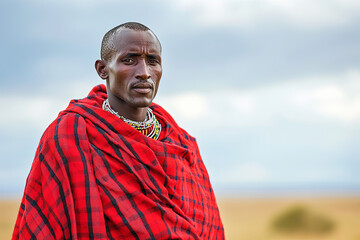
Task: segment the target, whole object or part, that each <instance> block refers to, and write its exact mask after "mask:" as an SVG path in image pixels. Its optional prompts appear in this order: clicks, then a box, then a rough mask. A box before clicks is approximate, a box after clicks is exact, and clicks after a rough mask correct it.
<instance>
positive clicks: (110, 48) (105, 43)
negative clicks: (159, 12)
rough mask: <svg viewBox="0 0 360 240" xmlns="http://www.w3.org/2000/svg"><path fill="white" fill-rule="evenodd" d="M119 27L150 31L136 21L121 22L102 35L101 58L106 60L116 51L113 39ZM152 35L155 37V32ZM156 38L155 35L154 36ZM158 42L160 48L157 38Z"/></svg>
mask: <svg viewBox="0 0 360 240" xmlns="http://www.w3.org/2000/svg"><path fill="white" fill-rule="evenodd" d="M121 28H127V29H131V30H135V31H150V32H152V31H151V30H150V28H148V27H147V26H145V25H143V24H141V23H137V22H127V23H123V24H120V25H119V26H116V27H114V28H112V29H111V30H109V31H108V32H107V33H106V34H105V35H104V37H103V40H102V43H101V59H102V60H104V61H108V60H110V59H111V58H112V56H113V54H114V53H116V50H117V49H116V46H115V45H114V40H115V37H116V34H117V33H118V31H119V30H120V29H121ZM152 33H153V32H152ZM153 34H154V33H153ZM154 36H155V37H156V35H155V34H154ZM156 39H157V40H158V38H157V37H156ZM158 42H159V45H160V50H161V44H160V41H159V40H158Z"/></svg>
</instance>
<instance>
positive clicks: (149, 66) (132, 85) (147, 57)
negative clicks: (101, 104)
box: [95, 22, 162, 109]
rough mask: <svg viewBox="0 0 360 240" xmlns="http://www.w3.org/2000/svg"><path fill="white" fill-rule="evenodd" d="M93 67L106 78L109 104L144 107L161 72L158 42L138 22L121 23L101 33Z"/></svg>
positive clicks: (117, 106)
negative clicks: (101, 37) (97, 56)
mask: <svg viewBox="0 0 360 240" xmlns="http://www.w3.org/2000/svg"><path fill="white" fill-rule="evenodd" d="M95 68H96V71H97V72H98V74H99V76H100V77H101V78H102V79H104V80H106V85H107V94H108V98H109V101H110V104H112V107H115V108H117V109H129V108H145V107H148V106H149V105H150V104H151V102H152V100H153V99H154V97H155V95H156V93H157V89H158V86H159V82H160V78H161V75H162V67H161V45H160V42H159V40H158V39H157V37H156V36H155V34H154V33H153V32H152V31H151V30H150V29H149V28H147V27H146V26H144V25H142V24H140V23H133V22H131V23H124V24H121V25H119V26H117V27H115V28H113V29H111V30H110V31H109V32H107V33H106V34H105V36H104V38H103V41H102V47H101V60H97V61H96V62H95ZM113 105H115V106H113Z"/></svg>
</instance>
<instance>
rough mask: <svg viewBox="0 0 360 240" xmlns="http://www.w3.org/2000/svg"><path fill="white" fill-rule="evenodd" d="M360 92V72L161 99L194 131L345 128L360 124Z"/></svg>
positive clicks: (160, 99)
mask: <svg viewBox="0 0 360 240" xmlns="http://www.w3.org/2000/svg"><path fill="white" fill-rule="evenodd" d="M359 92H360V71H358V70H356V71H349V72H345V73H342V74H339V75H336V76H335V75H331V76H314V77H308V78H301V79H294V80H289V81H288V82H285V83H279V84H273V85H269V86H265V87H258V88H253V89H248V90H240V89H221V90H216V91H210V92H197V93H194V92H192V93H182V94H178V95H172V96H163V97H162V98H159V99H157V101H158V102H159V103H160V104H161V105H163V106H164V107H165V109H167V110H168V111H169V112H170V113H171V114H173V115H174V118H175V119H176V120H177V121H178V122H180V123H181V124H183V125H185V126H186V127H192V128H198V127H201V128H203V129H206V128H211V127H225V128H232V129H236V128H237V127H246V126H264V125H265V126H269V125H272V124H274V123H285V122H288V123H307V124H313V125H319V124H321V125H326V124H330V125H331V124H332V125H339V124H340V125H343V126H344V125H348V124H350V125H352V124H355V125H356V124H358V123H359V121H358V120H359V119H360V95H359ZM194 126H196V127H194Z"/></svg>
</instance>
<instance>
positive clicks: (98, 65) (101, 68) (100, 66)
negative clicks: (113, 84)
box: [95, 60, 109, 80]
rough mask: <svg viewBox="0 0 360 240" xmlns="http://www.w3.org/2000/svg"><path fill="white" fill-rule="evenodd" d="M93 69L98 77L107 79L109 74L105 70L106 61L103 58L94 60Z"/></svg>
mask: <svg viewBox="0 0 360 240" xmlns="http://www.w3.org/2000/svg"><path fill="white" fill-rule="evenodd" d="M95 69H96V72H97V73H98V75H99V77H101V78H102V79H103V80H106V79H108V77H109V74H108V71H107V67H106V63H105V62H104V61H103V60H96V62H95Z"/></svg>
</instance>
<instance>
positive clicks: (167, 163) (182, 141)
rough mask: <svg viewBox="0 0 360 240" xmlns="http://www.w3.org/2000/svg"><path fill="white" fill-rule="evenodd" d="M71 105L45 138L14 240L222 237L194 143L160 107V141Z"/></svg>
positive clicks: (93, 95)
mask: <svg viewBox="0 0 360 240" xmlns="http://www.w3.org/2000/svg"><path fill="white" fill-rule="evenodd" d="M105 98H106V88H105V86H104V85H98V86H96V87H94V88H93V90H92V91H91V92H90V93H89V95H88V97H86V98H84V99H81V100H72V101H71V102H70V104H69V106H68V107H67V109H66V110H64V111H62V112H60V114H59V116H58V118H57V119H56V120H55V121H54V122H53V123H51V125H50V126H49V127H48V128H47V130H46V131H45V133H44V134H43V136H42V138H41V140H40V144H39V147H38V149H37V151H36V155H35V159H34V162H33V165H32V168H31V171H30V173H29V176H28V178H27V181H26V186H25V191H24V196H23V199H22V202H21V206H20V210H19V214H18V218H17V221H16V224H15V229H14V232H13V236H12V239H141V240H142V239H224V229H223V226H222V223H221V219H220V215H219V210H218V207H217V204H216V201H215V196H214V193H213V191H212V188H211V185H210V181H209V176H208V173H207V171H206V168H205V166H204V164H203V161H202V159H201V157H200V153H199V149H198V146H197V144H196V141H195V139H194V138H193V137H191V136H190V135H189V134H188V133H187V132H185V131H184V130H183V129H181V128H180V127H179V126H178V125H177V124H176V123H175V121H174V120H173V119H172V117H171V116H170V115H169V114H168V113H167V112H166V111H165V110H164V109H162V108H161V107H160V106H159V105H156V104H154V103H153V104H152V105H151V108H152V109H153V112H154V114H155V115H156V117H157V119H158V120H159V122H160V123H161V125H162V127H163V129H162V132H161V135H160V138H159V140H153V139H150V138H148V137H145V136H144V135H142V134H141V133H139V132H138V131H137V130H135V129H133V128H132V127H131V126H129V125H128V124H126V123H124V122H123V121H122V120H120V119H119V118H117V117H116V116H114V115H112V114H111V113H109V112H106V111H104V110H102V108H101V104H102V102H103V100H104V99H105Z"/></svg>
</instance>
